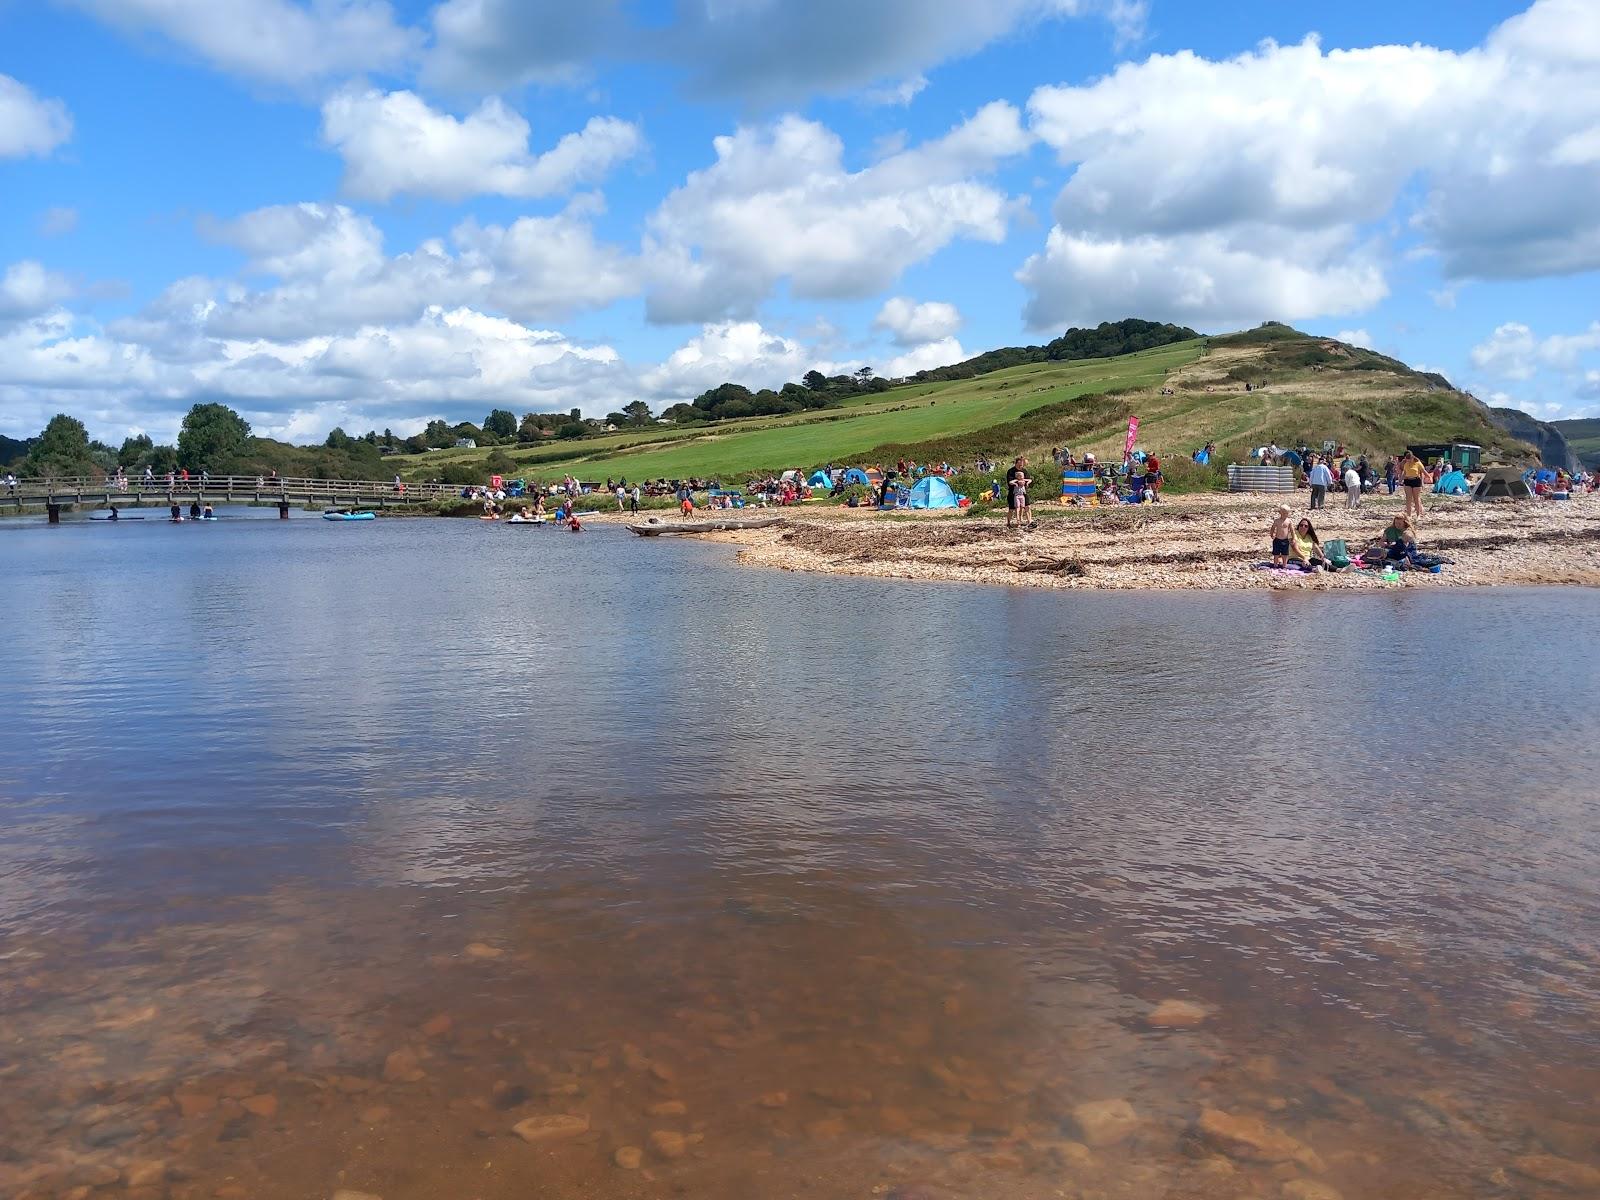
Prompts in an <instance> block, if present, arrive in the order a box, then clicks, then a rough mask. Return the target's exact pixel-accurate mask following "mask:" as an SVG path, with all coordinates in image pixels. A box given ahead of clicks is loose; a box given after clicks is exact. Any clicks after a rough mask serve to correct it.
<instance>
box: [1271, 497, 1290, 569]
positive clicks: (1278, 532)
mask: <svg viewBox="0 0 1600 1200" xmlns="http://www.w3.org/2000/svg"><path fill="white" fill-rule="evenodd" d="M1271 536H1272V565H1273V566H1275V567H1287V566H1288V565H1289V540H1290V539H1291V538H1292V537H1293V536H1294V523H1293V522H1292V521H1290V520H1289V506H1288V505H1287V504H1280V505H1278V519H1277V520H1276V521H1274V522H1273V523H1272V529H1271Z"/></svg>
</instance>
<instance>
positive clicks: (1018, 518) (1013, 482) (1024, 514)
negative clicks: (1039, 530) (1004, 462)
mask: <svg viewBox="0 0 1600 1200" xmlns="http://www.w3.org/2000/svg"><path fill="white" fill-rule="evenodd" d="M1032 482H1033V480H1031V479H1029V478H1028V460H1027V459H1026V458H1023V457H1022V456H1021V455H1020V454H1019V455H1018V456H1017V460H1016V462H1014V463H1013V464H1012V465H1011V469H1010V470H1009V471H1007V472H1006V489H1007V491H1008V492H1009V493H1010V494H1009V497H1008V500H1009V505H1008V507H1007V509H1006V528H1007V529H1010V528H1012V527H1013V526H1015V525H1018V524H1020V523H1022V522H1024V521H1025V520H1026V521H1032V519H1033V513H1032V510H1031V509H1030V508H1029V507H1028V485H1029V484H1030V483H1032Z"/></svg>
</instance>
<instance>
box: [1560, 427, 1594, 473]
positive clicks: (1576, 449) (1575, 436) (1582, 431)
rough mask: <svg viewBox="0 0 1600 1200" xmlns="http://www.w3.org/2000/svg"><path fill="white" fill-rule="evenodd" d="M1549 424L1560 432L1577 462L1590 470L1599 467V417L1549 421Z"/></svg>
mask: <svg viewBox="0 0 1600 1200" xmlns="http://www.w3.org/2000/svg"><path fill="white" fill-rule="evenodd" d="M1550 424H1552V425H1554V426H1555V427H1556V428H1557V429H1559V430H1560V431H1561V436H1562V437H1564V438H1566V439H1567V445H1569V446H1571V447H1572V452H1573V453H1574V454H1576V455H1577V456H1578V461H1579V462H1581V463H1583V465H1584V466H1586V467H1589V468H1590V469H1591V470H1592V469H1594V468H1596V467H1600V417H1583V418H1579V419H1576V420H1572V421H1551V422H1550Z"/></svg>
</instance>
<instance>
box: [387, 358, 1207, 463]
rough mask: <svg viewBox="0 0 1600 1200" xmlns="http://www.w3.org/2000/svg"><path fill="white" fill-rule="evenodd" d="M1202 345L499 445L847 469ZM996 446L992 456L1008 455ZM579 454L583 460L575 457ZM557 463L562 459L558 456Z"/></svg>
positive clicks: (591, 458) (548, 457)
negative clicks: (818, 406) (696, 421)
mask: <svg viewBox="0 0 1600 1200" xmlns="http://www.w3.org/2000/svg"><path fill="white" fill-rule="evenodd" d="M1203 347H1204V343H1203V342H1199V341H1192V342H1180V343H1178V344H1176V345H1172V346H1162V347H1159V348H1157V349H1154V350H1145V351H1141V352H1139V353H1138V354H1130V355H1126V356H1124V357H1122V358H1104V359H1089V360H1085V361H1079V362H1065V363H1031V364H1028V365H1027V366H1021V367H1012V368H1010V369H1008V370H1004V371H996V372H994V373H993V374H990V375H983V376H980V377H978V378H976V379H965V380H958V381H953V382H945V383H925V384H912V385H908V386H906V387H901V388H894V389H892V390H890V391H887V392H882V393H879V394H877V395H874V396H872V397H871V398H870V400H869V399H866V398H863V399H861V400H858V401H854V402H852V403H849V404H846V405H842V406H840V407H838V408H830V409H823V410H820V411H815V412H808V413H794V414H791V415H788V416H783V417H769V418H759V419H755V420H746V421H738V422H727V423H725V424H720V425H714V426H711V427H709V428H708V427H705V426H689V427H687V428H667V427H664V426H662V427H656V428H655V429H651V430H646V431H642V432H640V433H626V434H625V433H618V434H612V435H608V436H606V437H600V438H593V439H585V440H584V441H582V442H579V443H570V444H565V445H562V444H557V445H554V446H551V445H544V444H541V445H539V446H536V447H505V446H502V447H497V449H500V450H503V451H507V452H509V453H510V455H511V457H512V459H513V460H515V461H516V463H517V467H518V473H519V474H522V475H525V476H527V477H529V478H535V479H541V480H548V479H559V478H561V477H562V476H563V475H566V474H569V473H570V474H576V475H582V476H583V477H584V478H585V479H600V478H604V477H606V476H627V477H628V478H630V479H656V478H667V479H681V478H686V477H688V476H691V475H693V476H712V477H722V476H728V477H735V476H742V475H747V474H750V473H753V472H758V471H778V470H784V469H787V468H789V467H800V468H811V467H816V466H819V465H821V464H822V463H826V462H830V461H831V462H838V463H847V462H853V461H854V460H855V458H856V457H857V456H859V455H861V454H863V453H865V452H866V451H869V450H871V449H872V448H873V447H875V446H881V445H885V444H888V443H914V442H922V441H928V440H930V439H933V438H941V437H948V436H951V435H953V434H961V433H971V432H973V431H975V430H981V429H986V428H988V427H990V426H995V425H1001V424H1004V423H1005V422H1008V421H1012V420H1014V419H1015V418H1017V417H1019V416H1021V415H1023V414H1024V413H1027V412H1029V411H1031V410H1033V409H1036V408H1039V407H1042V406H1043V405H1046V404H1054V403H1057V402H1058V401H1062V400H1070V399H1073V398H1075V397H1078V396H1087V395H1090V394H1093V393H1097V392H1105V391H1109V390H1113V389H1124V388H1147V387H1154V386H1157V385H1158V384H1159V383H1160V381H1161V380H1162V379H1163V378H1164V377H1165V375H1166V373H1167V372H1168V371H1169V370H1172V369H1175V368H1177V367H1181V366H1183V365H1184V364H1186V363H1189V362H1192V361H1193V360H1194V359H1196V358H1197V357H1199V355H1200V353H1201V350H1202V348H1203ZM1004 449H1005V447H1004V446H1003V445H996V447H995V450H996V451H997V452H998V451H1001V450H1004ZM578 451H581V457H571V455H573V454H574V452H578ZM489 453H491V451H488V450H456V451H438V452H435V453H432V454H421V455H407V456H405V457H403V458H395V459H391V460H390V461H391V462H394V463H396V464H397V465H398V468H399V470H400V471H401V472H402V473H403V474H405V475H406V476H407V477H409V478H415V479H424V478H427V477H428V475H429V473H430V472H435V471H437V470H439V468H440V467H442V466H444V465H446V464H449V463H462V462H472V461H474V460H481V459H483V458H486V457H487V456H488V455H489ZM557 456H559V457H557Z"/></svg>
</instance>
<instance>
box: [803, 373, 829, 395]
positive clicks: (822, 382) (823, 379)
mask: <svg viewBox="0 0 1600 1200" xmlns="http://www.w3.org/2000/svg"><path fill="white" fill-rule="evenodd" d="M800 382H801V383H803V384H805V385H806V386H807V387H808V388H810V389H811V390H812V391H813V392H820V391H822V390H823V389H824V388H826V387H827V386H828V377H827V376H826V375H824V374H823V373H822V372H821V371H807V372H806V373H805V376H804V377H803V378H802V379H801V380H800Z"/></svg>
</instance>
